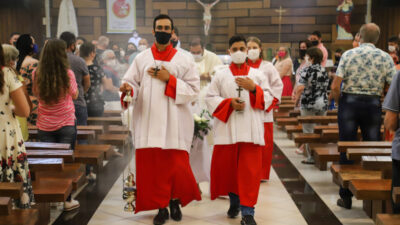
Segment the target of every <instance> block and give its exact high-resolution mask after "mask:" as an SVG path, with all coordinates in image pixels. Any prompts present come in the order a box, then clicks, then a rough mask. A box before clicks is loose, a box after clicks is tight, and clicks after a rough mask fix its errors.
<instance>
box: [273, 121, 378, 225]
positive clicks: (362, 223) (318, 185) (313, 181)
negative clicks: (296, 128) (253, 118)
mask: <svg viewBox="0 0 400 225" xmlns="http://www.w3.org/2000/svg"><path fill="white" fill-rule="evenodd" d="M274 142H275V144H277V145H278V146H279V147H280V149H281V150H282V151H283V152H284V154H285V155H286V157H287V158H288V159H289V160H290V161H291V163H292V164H293V165H294V166H295V167H296V168H297V170H298V171H299V172H300V174H301V175H302V176H303V177H304V179H305V180H306V181H307V182H308V184H310V185H311V186H312V188H313V189H314V190H315V192H316V193H317V194H318V195H319V197H320V198H321V199H322V200H323V201H324V203H325V204H326V205H327V206H328V207H329V209H330V210H331V211H332V212H333V213H334V214H335V216H336V217H337V218H338V219H339V220H340V222H341V223H342V224H344V225H373V224H374V222H373V221H372V220H371V219H370V218H369V217H367V215H366V214H365V212H364V211H363V209H362V201H358V200H356V199H354V198H353V208H352V209H351V210H346V209H343V208H340V207H338V206H337V205H336V201H337V199H338V191H339V187H338V186H337V185H335V184H334V183H333V182H332V175H331V172H330V171H329V170H328V171H319V170H318V169H317V168H316V167H315V166H313V165H304V164H302V163H301V160H303V159H304V156H303V155H298V154H296V153H295V150H296V146H295V145H294V142H293V141H292V140H289V139H287V136H286V133H285V132H283V131H282V130H279V129H277V128H276V127H275V129H274ZM329 166H330V164H328V168H329Z"/></svg>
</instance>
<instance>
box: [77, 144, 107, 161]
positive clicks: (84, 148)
mask: <svg viewBox="0 0 400 225" xmlns="http://www.w3.org/2000/svg"><path fill="white" fill-rule="evenodd" d="M75 151H93V152H103V153H104V159H110V158H111V157H112V156H113V155H114V154H115V152H114V150H113V147H112V146H111V145H76V146H75Z"/></svg>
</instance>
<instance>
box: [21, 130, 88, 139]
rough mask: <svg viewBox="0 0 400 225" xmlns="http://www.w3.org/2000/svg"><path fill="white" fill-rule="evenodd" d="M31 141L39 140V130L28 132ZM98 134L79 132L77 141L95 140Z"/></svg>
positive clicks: (86, 131) (85, 131)
mask: <svg viewBox="0 0 400 225" xmlns="http://www.w3.org/2000/svg"><path fill="white" fill-rule="evenodd" d="M28 132H29V139H38V138H39V137H38V133H39V131H38V130H28ZM95 135H96V132H95V131H94V130H78V131H77V136H76V137H77V139H78V140H93V139H95Z"/></svg>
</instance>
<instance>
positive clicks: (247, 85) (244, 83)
mask: <svg viewBox="0 0 400 225" xmlns="http://www.w3.org/2000/svg"><path fill="white" fill-rule="evenodd" d="M235 83H236V84H237V85H238V86H239V87H241V88H243V89H246V90H248V91H250V92H254V91H255V90H256V84H255V83H254V81H253V80H252V79H250V78H248V77H238V78H236V79H235ZM231 106H232V108H233V109H234V110H237V111H242V110H243V109H244V106H245V103H244V101H242V100H240V98H232V102H231Z"/></svg>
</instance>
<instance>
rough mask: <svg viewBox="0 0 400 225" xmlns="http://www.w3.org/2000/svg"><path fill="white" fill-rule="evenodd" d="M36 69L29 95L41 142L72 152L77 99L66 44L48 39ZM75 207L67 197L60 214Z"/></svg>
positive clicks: (77, 203) (77, 205)
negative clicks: (67, 146)
mask: <svg viewBox="0 0 400 225" xmlns="http://www.w3.org/2000/svg"><path fill="white" fill-rule="evenodd" d="M42 51H43V52H42V55H41V57H40V62H39V66H38V68H37V70H36V71H34V72H33V74H32V79H33V93H34V94H35V95H36V97H37V99H38V101H39V107H38V118H37V123H36V125H37V127H38V129H39V132H38V136H39V140H40V141H41V142H55V143H68V144H71V148H72V149H74V146H75V141H76V126H75V123H76V122H75V121H76V118H75V107H74V103H73V101H72V100H73V99H76V98H77V97H78V93H79V91H78V89H77V84H76V80H75V74H74V72H72V70H70V69H68V68H69V64H68V59H67V53H66V44H65V42H64V41H62V40H59V39H53V40H49V41H48V42H47V43H46V45H45V46H44V48H43V50H42ZM78 207H79V202H78V201H76V200H72V199H71V196H70V197H69V198H68V200H67V201H66V202H65V203H64V211H70V210H73V209H76V208H78Z"/></svg>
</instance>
